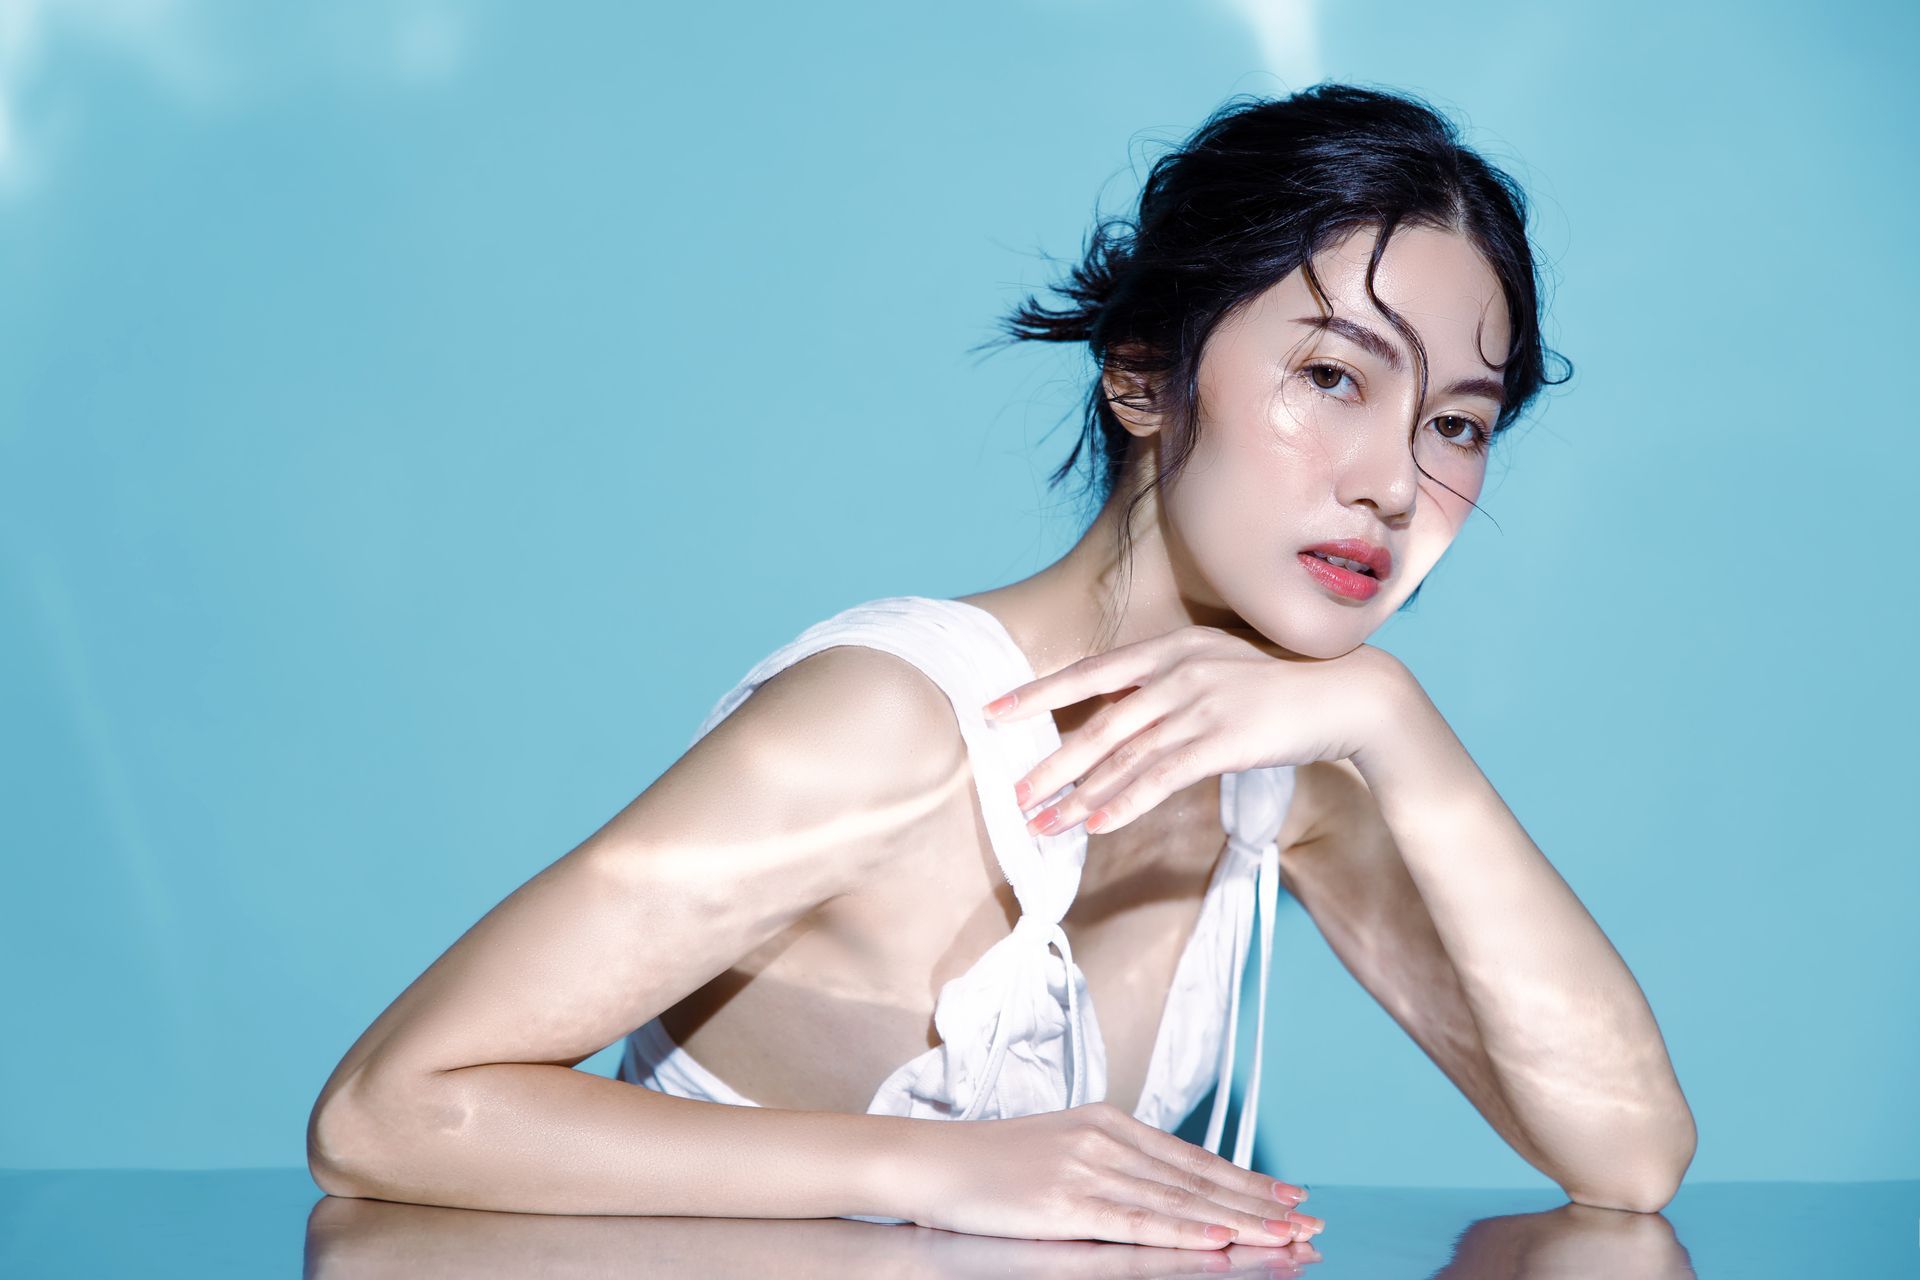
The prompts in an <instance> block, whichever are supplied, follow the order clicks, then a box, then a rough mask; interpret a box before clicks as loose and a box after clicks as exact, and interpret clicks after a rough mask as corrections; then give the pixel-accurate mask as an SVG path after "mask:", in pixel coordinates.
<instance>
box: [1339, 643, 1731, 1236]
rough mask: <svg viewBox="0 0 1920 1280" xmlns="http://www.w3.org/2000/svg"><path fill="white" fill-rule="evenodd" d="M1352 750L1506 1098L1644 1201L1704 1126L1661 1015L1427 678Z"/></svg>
mask: <svg viewBox="0 0 1920 1280" xmlns="http://www.w3.org/2000/svg"><path fill="white" fill-rule="evenodd" d="M1390 721H1391V723H1392V725H1393V728H1392V729H1391V730H1390V731H1389V732H1386V733H1383V734H1381V735H1379V736H1378V737H1377V739H1376V741H1375V742H1374V743H1372V744H1370V745H1369V748H1368V749H1366V750H1363V751H1362V752H1360V753H1357V754H1356V755H1355V756H1354V757H1353V763H1354V766H1355V767H1356V768H1357V769H1358V770H1359V771H1360V773H1361V775H1362V777H1364V778H1365V779H1366V781H1367V785H1368V787H1369V788H1370V789H1371V790H1372V791H1373V793H1374V797H1375V800H1376V802H1377V803H1378V804H1379V806H1380V810H1381V814H1382V816H1383V817H1384V818H1385V819H1386V822H1387V824H1388V826H1389V827H1390V828H1391V830H1392V832H1393V837H1394V842H1395V844H1396V846H1397V847H1398V849H1399V851H1400V853H1401V856H1402V858H1403V859H1404V861H1405V863H1406V866H1407V870H1408V872H1409V874H1410V875H1411V876H1412V877H1413V880H1414V882H1415V883H1416V884H1417V885H1418V887H1419V890H1420V895H1421V897H1422V899H1423V900H1424V902H1425V904H1426V906H1427V909H1428V911H1429V912H1430V914H1431V915H1432V918H1433V922H1434V927H1435V929H1436V930H1437V932H1438V933H1439V935H1440V939H1441V941H1442V943H1443V944H1444V945H1445V947H1446V951H1447V955H1448V958H1449V959H1450V960H1451V961H1452V963H1453V965H1454V968H1455V969H1456V970H1457V972H1458V974H1459V978H1460V983H1461V987H1462V990H1463V993H1464V996H1465V999H1466V1001H1467V1004H1468V1007H1469V1008H1470V1009H1471V1011H1472V1013H1473V1017H1474V1021H1475V1023H1476V1024H1477V1026H1478V1028H1479V1031H1480V1035H1481V1040H1482V1043H1483V1045H1484V1048H1485V1051H1486V1055H1487V1058H1488V1060H1489V1062H1490V1063H1491V1065H1492V1067H1493V1069H1494V1071H1495V1072H1496V1074H1497V1076H1498V1078H1499V1082H1500V1086H1501V1092H1502V1094H1503V1096H1504V1097H1505V1098H1506V1100H1507V1102H1508V1105H1509V1106H1510V1107H1511V1108H1512V1110H1513V1112H1514V1114H1515V1116H1516V1117H1517V1118H1518V1120H1519V1122H1520V1124H1521V1125H1522V1127H1523V1128H1524V1129H1525V1131H1526V1134H1527V1136H1528V1138H1529V1140H1530V1141H1531V1142H1532V1143H1533V1145H1534V1147H1535V1149H1536V1150H1537V1151H1538V1152H1539V1153H1540V1155H1541V1157H1542V1159H1543V1161H1544V1163H1543V1169H1544V1171H1545V1172H1547V1173H1548V1174H1549V1175H1550V1176H1552V1177H1554V1178H1555V1179H1556V1180H1557V1181H1559V1182H1560V1183H1561V1184H1562V1185H1563V1186H1565V1187H1567V1188H1568V1189H1569V1190H1570V1191H1571V1190H1574V1189H1576V1188H1581V1189H1594V1190H1595V1191H1596V1194H1597V1196H1600V1197H1622V1198H1624V1197H1630V1198H1633V1199H1635V1200H1644V1199H1647V1198H1648V1194H1647V1193H1646V1191H1645V1189H1647V1188H1649V1187H1654V1186H1657V1184H1659V1183H1661V1182H1663V1181H1677V1180H1678V1178H1679V1177H1680V1175H1681V1173H1682V1172H1683V1171H1684V1169H1685V1166H1686V1164H1687V1162H1688V1161H1689V1160H1690V1159H1691V1157H1692V1152H1693V1147H1694V1140H1695V1134H1694V1125H1693V1118H1692V1114H1691V1112H1690V1111H1689V1110H1688V1108H1687V1104H1686V1099H1685V1097H1684V1096H1683V1095H1682V1093H1681V1091H1680V1086H1679V1082H1678V1080H1677V1079H1676V1078H1675V1076H1674V1072H1673V1067H1672V1064H1671V1062H1670V1061H1669V1059H1668V1056H1667V1051H1666V1046H1665V1043H1664V1042H1663V1040H1662V1039H1661V1036H1660V1030H1659V1027H1658V1025H1657V1024H1656V1022H1655V1021H1654V1017H1653V1011H1652V1010H1651V1008H1649V1006H1648V1004H1647V1001H1646V997H1645V996H1644V995H1643V994H1642V993H1641V990H1640V987H1639V984H1638V983H1637V982H1635V981H1634V978H1633V975H1632V973H1631V972H1630V971H1629V970H1628V968H1627V966H1626V964H1625V962H1624V961H1623V960H1622V959H1621V958H1620V955H1619V953H1618V952H1616V951H1615V950H1614V948H1613V946H1612V944H1611V943H1610V942H1609V941H1608V940H1607V937H1606V935H1605V934H1604V933H1603V932H1602V931H1601V930H1600V927H1599V926H1598V925H1597V924H1596V923H1595V922H1594V920H1593V918H1592V916H1591V915H1589V914H1588V912H1587V910H1586V908H1585V906H1584V905H1583V904H1582V903H1581V902H1580V900H1579V898H1578V897H1577V896H1576V895H1575V894H1574V892H1573V890H1572V889H1571V888H1569V887H1568V885H1567V884H1566V882H1565V881H1564V880H1562V879H1561V877H1560V875H1559V873H1558V872H1557V871H1555V869H1554V867H1553V865H1552V863H1550V862H1549V861H1548V860H1547V858H1546V856H1545V855H1544V854H1542V853H1541V851H1540V849H1539V848H1538V847H1537V846H1536V845H1535V844H1534V842H1533V841H1532V840H1531V839H1530V838H1529V837H1528V836H1527V833H1526V831H1525V830H1524V829H1523V828H1522V827H1521V825H1520V823H1519V821H1518V820H1517V819H1516V818H1515V817H1514V816H1513V813H1512V812H1511V811H1510V810H1509V809H1508V808H1507V806H1506V804H1505V802H1504V801H1502V800H1501V798H1500V796H1499V794H1498V793H1497V792H1496V791H1495V790H1494V788H1493V785H1492V784H1491V783H1490V782H1489V781H1488V780H1487V778H1486V776H1485V775H1484V774H1483V773H1482V772H1481V770H1480V769H1479V767H1478V766H1477V765H1476V764H1474V762H1473V759H1472V757H1471V756H1470V755H1469V754H1468V753H1467V750H1466V748H1465V747H1464V746H1463V745H1462V744H1461V742H1460V740H1459V738H1458V737H1456V736H1455V735H1454V733H1453V730H1452V728H1451V726H1449V725H1448V724H1447V722H1446V719H1445V717H1443V716H1442V715H1441V714H1440V712H1439V710H1438V709H1437V708H1435V707H1434V705H1433V703H1432V701H1431V700H1430V699H1428V698H1427V696H1426V694H1425V692H1424V691H1423V690H1420V688H1419V686H1418V684H1417V683H1415V682H1412V681H1408V687H1407V688H1406V689H1405V690H1404V691H1402V693H1401V695H1400V696H1399V697H1398V698H1397V699H1396V701H1395V702H1394V704H1393V710H1392V713H1391V715H1390Z"/></svg>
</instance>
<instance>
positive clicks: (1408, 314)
mask: <svg viewBox="0 0 1920 1280" xmlns="http://www.w3.org/2000/svg"><path fill="white" fill-rule="evenodd" d="M1378 239H1379V232H1378V230H1377V229H1376V228H1374V227H1362V228H1359V229H1358V230H1356V231H1354V232H1352V233H1350V234H1349V235H1348V236H1347V237H1346V238H1345V239H1344V240H1341V241H1338V242H1336V243H1335V244H1332V245H1330V246H1328V247H1327V248H1326V249H1323V250H1322V251H1321V252H1320V253H1319V254H1318V255H1316V256H1315V258H1314V260H1313V269H1314V273H1315V274H1316V276H1318V278H1319V284H1320V288H1321V290H1322V291H1323V294H1324V301H1322V298H1321V296H1317V295H1316V294H1315V292H1314V290H1313V287H1312V286H1311V285H1310V284H1309V283H1308V282H1307V277H1306V272H1304V271H1302V270H1295V271H1293V272H1291V273H1289V274H1288V275H1287V276H1286V278H1285V279H1283V280H1281V281H1280V282H1279V283H1277V284H1275V285H1273V286H1271V287H1270V288H1268V289H1267V290H1265V291H1264V292H1263V293H1261V294H1260V295H1259V296H1258V297H1256V298H1254V299H1253V300H1252V302H1251V303H1250V304H1249V305H1248V307H1247V308H1246V309H1245V311H1244V312H1243V313H1242V315H1241V317H1240V319H1241V320H1242V321H1243V322H1244V323H1246V324H1248V325H1250V326H1253V327H1255V328H1257V329H1259V330H1260V331H1261V338H1262V340H1263V341H1264V340H1265V339H1266V338H1267V337H1268V336H1269V335H1284V338H1285V340H1286V342H1287V343H1288V345H1291V344H1292V343H1294V342H1297V341H1301V340H1303V339H1307V338H1311V337H1312V336H1313V331H1312V330H1311V329H1309V328H1308V327H1307V326H1305V325H1301V324H1296V323H1294V321H1295V320H1296V319H1298V318H1300V317H1305V316H1318V315H1320V314H1322V313H1323V312H1325V311H1328V310H1331V311H1332V313H1333V314H1334V315H1338V316H1346V317H1349V318H1352V319H1355V320H1359V321H1361V322H1362V323H1364V324H1367V325H1368V327H1370V328H1373V329H1376V330H1378V331H1379V332H1380V333H1381V334H1382V335H1383V336H1385V337H1386V338H1388V339H1389V340H1390V341H1391V342H1393V343H1394V344H1395V345H1396V346H1399V347H1402V348H1404V346H1405V341H1406V340H1405V339H1404V338H1402V337H1401V336H1400V334H1399V331H1398V330H1396V329H1394V327H1393V326H1392V325H1391V324H1389V323H1388V322H1387V320H1386V317H1385V316H1383V315H1382V314H1381V311H1380V308H1379V306H1377V305H1376V304H1375V303H1374V300H1373V298H1374V297H1378V298H1379V300H1380V302H1382V303H1384V304H1385V305H1386V306H1388V307H1391V308H1392V309H1393V310H1394V312H1395V313H1396V314H1398V315H1399V316H1400V318H1401V319H1402V320H1404V321H1405V322H1406V323H1407V324H1408V325H1410V326H1412V328H1413V329H1414V331H1415V332H1416V333H1418V334H1419V335H1420V340H1421V341H1422V342H1423V343H1424V344H1425V345H1426V348H1427V355H1428V358H1429V359H1430V360H1431V361H1432V363H1433V367H1434V370H1435V371H1436V372H1438V371H1447V370H1459V371H1463V372H1467V371H1471V372H1479V371H1480V370H1481V369H1482V368H1483V367H1484V363H1485V362H1489V361H1497V360H1499V359H1500V358H1501V357H1502V356H1504V355H1505V354H1506V351H1507V342H1508V339H1509V334H1510V322H1509V317H1508V315H1507V305H1506V298H1505V296H1504V295H1503V294H1502V292H1501V289H1500V278H1499V277H1498V276H1496V275H1495V274H1494V272H1493V268H1492V267H1491V266H1489V265H1488V263H1487V260H1486V258H1485V257H1484V256H1482V255H1481V253H1480V251H1479V249H1477V248H1476V247H1475V246H1474V244H1473V242H1472V241H1471V240H1469V239H1467V238H1466V237H1465V236H1462V235H1458V234H1456V233H1454V232H1450V231H1439V230H1435V229H1434V228H1432V227H1405V226H1403V227H1400V228H1398V229H1396V230H1395V231H1394V233H1393V236H1392V238H1391V239H1389V240H1388V241H1387V248H1386V252H1384V253H1383V254H1382V255H1381V257H1380V265H1379V267H1378V268H1377V269H1376V270H1375V272H1374V276H1373V296H1369V295H1368V292H1367V260H1368V258H1369V257H1370V256H1371V255H1372V253H1373V246H1374V243H1375V241H1376V240H1378Z"/></svg>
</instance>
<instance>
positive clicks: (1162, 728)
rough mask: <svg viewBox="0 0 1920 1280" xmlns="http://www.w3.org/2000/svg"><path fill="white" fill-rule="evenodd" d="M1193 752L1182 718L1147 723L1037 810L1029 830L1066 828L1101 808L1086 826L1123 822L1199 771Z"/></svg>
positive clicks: (1194, 777) (1110, 827)
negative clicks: (1074, 784)
mask: <svg viewBox="0 0 1920 1280" xmlns="http://www.w3.org/2000/svg"><path fill="white" fill-rule="evenodd" d="M1056 754H1061V755H1064V754H1065V753H1064V752H1061V753H1056ZM1193 755H1194V737H1193V734H1192V733H1191V732H1190V731H1189V730H1188V729H1187V727H1186V725H1185V723H1184V721H1183V720H1182V719H1181V718H1179V717H1173V718H1169V719H1165V720H1160V721H1157V722H1150V723H1149V724H1148V725H1147V726H1146V727H1145V728H1144V729H1142V730H1140V731H1139V732H1138V733H1135V734H1134V735H1133V736H1132V737H1130V738H1128V739H1126V740H1125V741H1123V742H1121V743H1120V744H1119V745H1118V746H1117V747H1115V748H1114V749H1113V751H1112V753H1111V754H1106V755H1105V757H1104V758H1103V759H1100V760H1098V761H1097V763H1096V765H1095V766H1094V767H1093V769H1092V772H1090V773H1088V774H1087V775H1086V777H1084V778H1082V779H1080V781H1079V784H1078V785H1077V786H1075V787H1074V789H1073V790H1072V791H1070V792H1068V793H1067V794H1066V795H1064V796H1062V797H1061V798H1060V799H1059V800H1057V801H1056V802H1054V803H1053V804H1052V805H1050V806H1048V807H1047V808H1045V809H1043V810H1041V811H1040V812H1039V813H1037V814H1035V815H1034V816H1033V817H1032V818H1031V819H1030V820H1029V821H1028V824H1027V829H1028V830H1030V831H1033V832H1035V833H1037V834H1043V835H1044V834H1051V833H1052V832H1055V831H1064V830H1066V829H1067V828H1068V827H1071V826H1073V825H1074V824H1075V823H1078V822H1082V821H1084V820H1086V819H1087V817H1088V816H1090V815H1091V814H1093V813H1095V812H1096V811H1102V810H1104V812H1103V813H1102V814H1101V820H1100V821H1099V822H1098V823H1095V824H1093V825H1091V826H1089V827H1088V828H1087V830H1089V831H1095V830H1098V831H1111V830H1113V829H1114V828H1115V827H1119V826H1124V825H1125V824H1126V823H1128V822H1131V821H1132V820H1133V819H1134V818H1135V817H1138V816H1139V815H1140V814H1142V813H1144V812H1146V811H1147V810H1149V809H1151V808H1153V807H1154V806H1155V805H1157V804H1159V803H1160V802H1161V801H1162V800H1165V799H1166V798H1167V797H1168V796H1170V795H1172V794H1173V793H1174V792H1175V791H1178V790H1179V789H1180V788H1181V787H1184V786H1186V785H1187V784H1188V783H1190V782H1193V781H1196V780H1197V779H1198V778H1199V777H1200V776H1201V775H1200V774H1198V773H1197V772H1195V770H1196V769H1197V768H1198V766H1197V765H1196V764H1195V762H1194V760H1193ZM1074 767H1077V766H1073V765H1068V766H1066V768H1074ZM1053 768H1054V766H1053V765H1052V764H1051V763H1044V762H1043V763H1042V765H1041V766H1040V769H1042V770H1046V771H1048V772H1051V771H1052V769H1053ZM1038 772H1039V770H1036V773H1038ZM1062 772H1063V773H1064V772H1065V769H1062ZM1065 781H1066V779H1063V780H1062V785H1064V783H1065ZM1039 794H1043V795H1046V794H1051V792H1041V793H1039ZM1016 795H1017V793H1016Z"/></svg>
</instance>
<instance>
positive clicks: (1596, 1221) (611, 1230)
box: [0, 1169, 1920, 1280]
mask: <svg viewBox="0 0 1920 1280" xmlns="http://www.w3.org/2000/svg"><path fill="white" fill-rule="evenodd" d="M1308 1208H1309V1209H1310V1210H1311V1211H1312V1212H1313V1213H1314V1214H1316V1215H1318V1216H1319V1217H1321V1218H1324V1219H1326V1222H1327V1228H1326V1230H1325V1231H1323V1232H1321V1233H1320V1235H1319V1236H1317V1237H1315V1239H1314V1241H1313V1246H1314V1252H1317V1253H1318V1254H1319V1258H1318V1260H1317V1261H1316V1260H1313V1259H1311V1258H1310V1257H1300V1256H1295V1257H1292V1258H1289V1252H1290V1251H1288V1250H1280V1249H1256V1248H1242V1247H1241V1246H1237V1245H1235V1246H1229V1247H1228V1248H1227V1249H1225V1250H1222V1251H1219V1252H1218V1253H1204V1252H1189V1251H1183V1250H1175V1249H1153V1248H1143V1247H1137V1246H1129V1245H1118V1244H1110V1243H1101V1242H1094V1241H1033V1240H1005V1239H997V1238H994V1237H989V1236H970V1235H960V1234H956V1233H953V1232H947V1231H935V1230H930V1229H927V1228H924V1227H915V1226H882V1225H877V1224H873V1223H865V1222H852V1221H844V1220H839V1219H826V1220H821V1219H809V1220H758V1219H756V1220H742V1219H726V1218H634V1217H573V1216H561V1215H550V1214H513V1213H483V1212H476V1211H473V1210H467V1209H443V1208H434V1207H430V1206H422V1205H405V1204H393V1203H389V1202H385V1201H378V1200H347V1199H340V1198H337V1197H333V1196H327V1195H323V1194H322V1193H321V1192H320V1190H319V1189H318V1188H317V1187H315V1186H314V1185H313V1182H312V1181H311V1179H309V1177H308V1176H307V1172H306V1170H304V1169H245V1170H222V1171H210V1172H197V1171H146V1170H140V1171H118V1170H114V1171H104V1170H80V1171H72V1170H62V1171H53V1170H47V1171H38V1170H25V1171H21V1170H15V1171H0V1276H4V1277H8V1278H11V1277H60V1276H127V1275H139V1276H141V1277H143V1280H166V1278H167V1277H172V1276H194V1277H218V1276H249V1277H252V1276H268V1275H291V1274H294V1272H295V1271H296V1269H298V1270H301V1271H303V1272H304V1274H305V1275H307V1276H310V1277H346V1276H353V1277H358V1276H395V1277H398V1276H408V1277H416V1276H442V1275H444V1276H454V1275H458V1276H463V1277H489V1276H502V1277H505V1276H515V1277H520V1276H534V1275H537V1276H542V1277H547V1276H563V1277H564V1276H683V1275H684V1276H735V1275H738V1276H755V1277H760V1276H775V1277H787V1276H795V1277H809V1276H823V1277H824V1276H833V1277H836V1278H839V1277H847V1276H864V1275H870V1274H877V1275H886V1276H909V1277H919V1276H925V1277H948V1276H952V1277H988V1276H992V1277H1002V1276H1010V1277H1020V1276H1035V1277H1041V1276H1045V1277H1069V1278H1072V1280H1079V1278H1080V1277H1106V1276H1113V1277H1123V1276H1124V1277H1129V1278H1130V1280H1131V1278H1140V1277H1161V1276H1165V1277H1173V1276H1206V1275H1245V1276H1264V1275H1302V1276H1312V1277H1316V1280H1345V1278H1346V1277H1356V1276H1365V1277H1373V1276H1385V1277H1422V1278H1424V1277H1434V1276H1445V1277H1482V1276H1486V1277H1533V1278H1535V1280H1547V1278H1548V1277H1551V1278H1552V1280H1584V1277H1589V1276H1592V1277H1602V1276H1604V1277H1608V1278H1609V1280H1613V1278H1615V1277H1631V1278H1632V1280H1661V1278H1664V1277H1676V1276H1696V1275H1697V1276H1706V1277H1715V1276H1738V1277H1741V1278H1742V1280H1762V1278H1764V1277H1773V1276H1782V1277H1784V1276H1793V1277H1804V1276H1822V1277H1825V1276H1835V1277H1849V1278H1852V1277H1875V1278H1877V1277H1883V1276H1887V1277H1890V1276H1920V1181H1915V1182H1855V1183H1789V1182H1740V1183H1733V1182H1722V1183H1700V1184H1692V1185H1687V1186H1684V1187H1682V1188H1681V1191H1680V1194H1679V1195H1677V1196H1676V1197H1675V1198H1674V1200H1673V1202H1672V1203H1671V1204H1669V1205H1668V1206H1667V1208H1666V1210H1665V1212H1663V1213H1658V1214H1636V1213H1624V1212H1617V1211H1614V1210H1606V1209H1593V1208H1589V1207H1587V1206H1585V1205H1576V1204H1569V1203H1568V1202H1567V1201H1566V1199H1565V1198H1564V1197H1563V1196H1560V1195H1558V1194H1556V1193H1551V1192H1548V1191H1535V1190H1525V1191H1459V1190H1442V1189H1437V1188H1419V1187H1339V1186H1323V1185H1321V1184H1318V1183H1315V1184H1312V1186H1311V1195H1310V1197H1309V1200H1308ZM1298 1248H1302V1246H1296V1249H1298Z"/></svg>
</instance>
